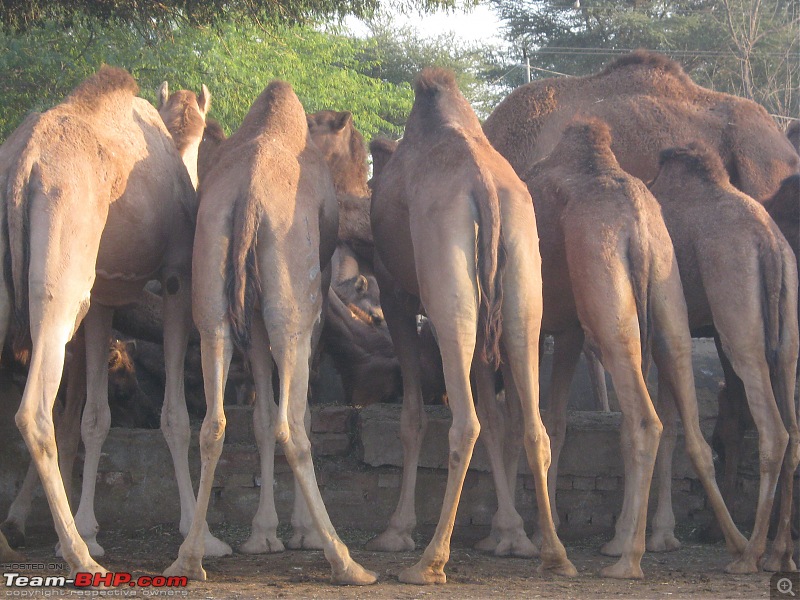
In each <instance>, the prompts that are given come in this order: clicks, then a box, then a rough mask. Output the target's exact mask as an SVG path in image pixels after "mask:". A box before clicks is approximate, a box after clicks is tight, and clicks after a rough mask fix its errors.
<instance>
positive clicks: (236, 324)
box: [166, 81, 376, 584]
mask: <svg viewBox="0 0 800 600" xmlns="http://www.w3.org/2000/svg"><path fill="white" fill-rule="evenodd" d="M336 208H337V207H336V193H335V190H334V187H333V181H332V179H331V176H330V172H329V170H328V168H327V165H326V164H325V161H324V158H323V157H322V155H321V154H320V152H319V150H317V148H316V147H315V146H314V144H313V143H312V142H311V139H310V134H309V131H308V125H307V122H306V118H305V112H304V111H303V107H302V105H301V104H300V101H299V100H298V99H297V96H295V94H294V92H293V91H292V88H291V87H290V86H289V85H288V84H287V83H284V82H279V81H276V82H273V83H271V84H270V85H269V86H267V88H266V89H265V90H264V92H262V94H261V95H260V96H259V97H258V98H257V99H256V101H255V102H254V103H253V106H252V107H251V108H250V111H249V112H248V114H247V116H246V117H245V119H244V121H243V122H242V125H241V127H240V128H239V130H238V131H237V132H236V133H234V134H233V135H232V136H231V137H230V138H228V139H227V140H225V141H224V142H223V143H222V144H221V145H220V147H219V149H218V150H217V153H216V157H215V164H214V165H213V166H212V168H211V169H210V171H209V172H208V173H207V174H206V175H205V179H204V181H203V183H202V188H201V201H200V210H199V213H198V216H197V229H196V232H195V245H194V256H193V267H194V269H193V271H194V280H193V294H192V296H193V305H192V306H193V314H194V320H195V324H196V325H197V328H198V329H199V331H200V338H201V350H202V361H203V377H204V380H205V390H206V403H207V406H208V408H207V411H206V416H205V419H204V421H203V426H202V429H201V432H200V451H201V457H202V467H201V474H200V487H199V490H198V494H197V498H198V500H197V511H196V513H195V519H194V521H193V523H192V528H191V531H190V532H189V535H188V536H187V538H186V541H185V542H184V543H183V544H182V545H181V548H180V551H179V553H178V558H177V560H176V561H175V562H174V563H173V564H172V566H170V567H169V568H168V569H167V571H166V572H167V574H170V575H186V576H189V577H192V578H194V579H201V580H202V579H205V577H206V574H205V571H204V570H203V567H202V557H203V523H204V522H205V515H206V512H207V510H208V502H209V497H210V494H211V486H212V484H213V480H214V471H215V469H216V465H217V462H218V460H219V456H220V453H221V451H222V442H223V439H224V435H225V414H224V410H223V396H224V389H225V380H226V378H227V370H228V366H229V364H230V361H231V355H232V352H233V346H234V342H235V343H237V344H239V345H240V346H242V347H245V348H249V356H250V361H251V366H252V369H253V378H254V382H255V388H256V395H257V397H259V398H260V399H259V400H258V402H257V407H259V406H260V407H268V406H271V405H272V404H274V401H273V396H272V361H273V358H274V360H275V363H276V364H277V368H278V373H279V378H280V400H279V406H278V408H277V414H276V415H274V417H275V421H276V422H275V423H274V430H275V432H276V434H275V437H276V438H277V440H278V441H280V442H281V444H282V445H283V448H284V452H285V455H286V457H287V460H288V461H289V464H290V465H291V466H292V470H293V471H294V473H295V477H296V478H297V479H298V481H299V485H300V488H301V489H302V492H303V496H304V497H305V500H306V503H307V505H308V507H309V510H310V512H311V515H312V517H313V521H314V524H315V525H316V528H317V530H318V532H319V535H320V538H321V539H322V541H323V542H324V546H325V550H324V552H325V556H326V558H327V559H328V561H329V562H330V564H331V569H332V579H333V581H334V582H336V583H345V584H368V583H372V582H374V581H375V580H376V575H375V574H374V573H371V572H369V571H367V570H365V569H364V568H363V567H361V566H360V565H359V564H358V563H356V562H355V561H353V560H352V558H351V557H350V554H349V552H348V550H347V547H346V546H345V545H344V544H343V543H342V542H341V540H340V539H339V537H338V536H337V535H336V532H335V530H334V528H333V525H332V524H331V522H330V518H329V517H328V513H327V511H326V509H325V506H324V504H323V502H322V496H321V495H320V493H319V488H318V486H317V482H316V478H315V476H314V467H313V464H312V462H311V446H310V443H309V440H308V436H307V434H306V427H305V414H306V412H307V406H306V404H307V389H308V374H309V360H310V358H311V354H312V347H313V346H312V337H313V331H314V328H315V323H318V322H319V321H320V318H321V311H322V295H323V276H322V269H323V268H325V267H326V266H327V263H328V262H329V260H330V256H331V255H332V254H333V250H334V246H335V240H336V231H337V227H338V225H337V210H336ZM257 238H258V241H256V239H257ZM256 307H258V308H260V310H258V311H256V310H255V309H256ZM251 340H252V343H250V341H251ZM264 412H265V414H263V415H261V418H262V419H263V421H262V423H261V429H266V428H267V427H268V425H269V419H270V418H271V415H270V412H269V410H267V409H265V410H264ZM260 450H261V451H262V452H263V448H260Z"/></svg>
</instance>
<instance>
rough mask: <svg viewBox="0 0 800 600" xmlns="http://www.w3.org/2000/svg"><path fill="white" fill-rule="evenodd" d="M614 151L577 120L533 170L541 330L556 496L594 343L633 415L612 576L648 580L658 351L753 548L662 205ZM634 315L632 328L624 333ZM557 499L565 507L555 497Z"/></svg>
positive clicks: (716, 501) (591, 124) (668, 388)
mask: <svg viewBox="0 0 800 600" xmlns="http://www.w3.org/2000/svg"><path fill="white" fill-rule="evenodd" d="M610 148H611V137H610V132H609V129H608V127H607V126H606V125H605V124H604V123H602V122H599V121H595V120H591V119H590V120H588V121H579V122H577V123H574V124H571V125H570V126H568V127H567V129H566V130H565V132H564V135H563V138H562V140H561V141H560V142H559V143H558V144H557V145H556V147H555V148H554V150H553V152H552V153H551V155H550V156H549V157H548V158H547V159H545V160H543V161H540V162H539V163H537V164H536V165H535V166H534V167H532V169H531V170H530V171H529V172H528V174H527V175H526V176H525V177H524V180H525V181H526V183H527V184H528V188H529V189H530V190H531V192H532V193H533V194H534V205H535V208H536V212H537V216H538V218H539V221H540V223H542V228H541V231H542V232H543V234H542V239H541V240H540V247H541V249H542V260H543V264H542V275H543V281H544V292H545V293H544V317H543V330H544V331H547V332H551V333H553V334H554V336H555V353H554V359H553V383H552V386H551V389H552V397H551V402H550V409H549V411H548V414H547V425H548V433H550V434H551V439H552V451H553V463H552V466H551V469H550V472H549V474H548V477H549V483H550V490H551V494H554V490H555V481H556V478H557V465H558V462H557V459H558V457H559V455H560V451H561V447H562V446H563V440H564V433H565V431H566V400H567V393H568V389H569V383H570V380H571V378H572V374H573V372H574V369H575V365H576V362H577V359H578V356H579V354H580V351H581V347H582V345H583V342H584V337H585V338H587V340H588V342H589V346H590V347H591V348H592V350H593V351H595V352H596V353H597V351H599V354H600V356H602V359H603V361H604V364H605V365H606V367H607V368H608V369H609V371H610V372H611V376H612V380H613V382H614V386H615V389H616V390H617V396H618V398H619V401H620V406H621V408H622V412H623V426H622V449H623V450H622V452H623V459H624V462H625V467H626V485H625V498H624V501H623V507H622V511H621V513H620V516H619V518H618V520H617V524H616V536H615V539H614V540H613V541H612V542H610V543H609V544H607V545H606V546H605V547H604V549H603V551H604V553H606V554H610V555H615V556H616V555H618V556H620V557H621V558H620V561H619V562H618V563H617V564H615V565H613V566H611V567H607V568H606V569H604V570H603V572H602V574H603V575H605V576H611V577H624V578H640V577H642V576H643V573H642V570H641V566H640V561H641V556H642V554H643V552H644V550H645V522H646V516H647V497H648V493H649V481H650V479H651V477H652V474H653V468H654V461H655V458H656V451H657V449H658V441H659V440H658V438H659V435H658V434H660V433H661V429H662V424H661V423H660V422H659V418H658V416H657V415H656V414H655V412H654V409H653V405H652V402H651V400H650V397H649V395H648V392H647V388H646V386H645V383H644V379H643V375H642V374H643V370H646V369H645V365H646V364H647V356H648V349H650V350H652V357H653V359H654V361H655V363H656V365H657V366H658V368H659V376H660V385H661V389H663V390H664V396H665V400H664V402H663V404H667V402H669V404H670V405H671V406H673V403H674V402H677V405H678V408H679V410H680V413H681V417H682V419H683V422H684V425H685V428H686V444H687V451H688V454H689V456H690V458H691V460H692V463H693V465H694V467H695V470H696V471H697V472H698V474H699V475H700V479H701V481H702V483H703V486H704V488H705V490H706V493H707V494H708V496H709V500H710V503H711V505H712V507H713V509H714V512H715V513H716V515H717V518H718V519H719V521H720V523H721V526H722V529H723V532H724V533H725V535H726V541H727V542H728V545H729V548H730V549H731V550H732V551H733V552H736V551H741V550H742V549H743V547H744V541H745V540H744V538H743V537H742V536H741V534H740V533H739V532H738V531H737V530H736V527H735V525H734V524H733V521H732V519H731V517H730V514H729V513H728V511H727V509H726V507H725V504H724V502H723V500H722V497H721V494H720V491H719V489H718V487H717V484H716V482H715V480H714V470H713V463H712V461H711V450H710V448H709V446H708V444H707V443H706V442H705V440H704V439H703V436H702V433H701V431H700V426H699V417H698V411H697V399H696V397H695V394H694V376H693V373H692V365H691V341H690V336H689V330H688V326H687V317H686V304H685V302H684V300H683V291H682V288H681V284H680V278H679V276H678V273H677V266H676V258H675V253H674V251H673V249H672V245H671V241H670V237H669V234H668V233H667V230H666V227H665V225H664V222H663V219H662V217H661V215H660V211H659V207H658V204H657V202H656V201H655V199H654V198H653V197H652V195H651V194H650V193H649V192H648V191H647V189H646V187H645V186H644V185H643V184H642V183H641V182H640V181H639V180H638V179H636V178H633V177H631V176H629V175H627V174H626V173H625V172H624V171H623V170H622V169H621V168H620V166H619V163H617V161H616V158H615V157H614V155H613V153H612V152H611V149H610ZM598 224H602V225H600V227H601V234H600V235H598V231H597V228H598ZM623 240H627V248H626V247H625V246H623ZM609 263H610V264H609ZM615 265H616V266H615ZM620 269H622V270H620ZM565 273H568V275H569V276H568V277H565V276H564V274H565ZM620 277H623V278H625V279H627V280H628V283H627V284H625V285H624V288H627V290H626V291H621V290H620V285H619V278H620ZM628 290H629V291H628ZM598 298H600V299H602V300H601V301H600V302H598V301H597V299H598ZM631 319H633V320H634V321H633V322H634V325H619V326H614V324H625V323H630V322H631ZM672 410H673V411H674V408H673V409H672ZM651 421H652V423H653V424H654V425H651ZM650 427H653V429H654V430H655V432H656V433H655V435H654V434H653V433H652V432H650V431H648V429H649V428H650ZM637 458H638V460H637ZM512 464H513V463H512ZM513 468H514V470H513V471H512V472H513V473H516V466H515V465H514V467H513ZM551 501H552V502H553V504H554V503H555V497H554V496H553V498H551Z"/></svg>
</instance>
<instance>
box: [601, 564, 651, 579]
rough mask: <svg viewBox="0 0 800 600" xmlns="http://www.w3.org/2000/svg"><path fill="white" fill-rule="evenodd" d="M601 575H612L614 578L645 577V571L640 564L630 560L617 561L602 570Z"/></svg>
mask: <svg viewBox="0 0 800 600" xmlns="http://www.w3.org/2000/svg"><path fill="white" fill-rule="evenodd" d="M600 577H610V578H612V579H643V578H644V572H642V567H641V566H640V565H638V564H632V563H630V562H628V561H623V560H620V561H617V562H616V563H614V564H613V565H611V566H608V567H605V568H603V569H601V570H600Z"/></svg>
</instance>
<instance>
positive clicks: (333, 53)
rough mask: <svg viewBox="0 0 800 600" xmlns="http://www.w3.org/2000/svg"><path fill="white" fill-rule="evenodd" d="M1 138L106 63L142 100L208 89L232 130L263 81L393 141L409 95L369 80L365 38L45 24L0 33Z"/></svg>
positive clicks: (226, 27) (405, 87)
mask: <svg viewBox="0 0 800 600" xmlns="http://www.w3.org/2000/svg"><path fill="white" fill-rule="evenodd" d="M0 45H2V47H5V48H6V51H5V52H4V53H2V54H0V72H2V73H5V74H7V76H6V77H3V78H1V79H0V102H2V103H3V107H4V110H3V111H2V112H0V140H3V139H5V137H6V136H7V135H8V134H9V133H10V132H11V131H12V130H13V129H14V127H16V126H17V125H18V124H19V122H20V121H21V120H22V119H23V118H24V116H25V114H27V113H28V112H29V111H30V110H45V109H47V108H49V107H50V106H52V105H54V104H56V103H57V102H59V101H61V100H62V99H63V98H64V96H65V95H66V94H68V93H69V91H70V90H72V89H73V88H74V87H75V86H76V85H77V84H78V83H79V82H80V81H81V80H83V79H84V78H85V77H87V76H88V75H90V74H92V73H94V72H95V71H96V70H97V68H98V67H99V66H100V65H101V64H103V63H108V64H112V65H115V66H121V67H124V68H126V69H128V70H129V71H130V72H131V73H132V74H133V76H134V77H135V78H136V80H137V81H138V82H139V86H140V88H141V94H142V95H143V96H144V97H146V98H148V99H149V100H151V101H155V92H156V89H157V88H158V85H159V84H160V83H161V81H163V80H168V81H169V83H170V87H171V88H172V89H179V88H182V87H183V88H189V89H194V90H195V91H197V90H199V88H200V85H201V84H202V83H205V84H206V85H208V87H209V89H210V90H211V93H212V96H213V101H212V115H213V116H215V117H216V118H217V119H219V120H220V121H221V122H222V123H223V126H224V127H225V129H226V130H227V131H228V132H231V131H232V130H235V129H236V128H237V127H238V125H239V123H240V122H241V120H242V118H243V117H244V115H245V113H246V112H247V110H248V109H249V107H250V104H251V103H252V101H253V100H254V99H255V98H256V96H257V95H258V94H259V93H260V92H261V91H262V90H263V89H264V87H265V86H266V85H267V84H268V83H269V81H271V80H272V79H284V80H286V81H288V82H289V83H291V84H292V86H293V87H294V89H295V91H296V92H297V94H298V96H299V98H300V100H301V101H302V102H303V105H304V106H305V108H306V110H308V111H309V112H313V111H316V110H320V109H323V108H331V109H335V110H350V111H352V112H353V114H354V117H355V121H356V125H357V126H358V127H359V128H360V129H361V130H362V131H363V132H364V133H365V135H366V136H367V137H368V138H369V137H371V136H372V135H375V134H377V133H383V134H387V135H392V136H397V135H400V133H401V131H402V124H403V123H404V122H405V119H406V117H407V115H408V112H409V110H410V108H411V103H412V101H413V93H412V91H411V87H410V85H409V84H408V83H407V82H387V81H384V80H382V79H380V78H376V77H373V76H371V75H370V74H369V73H368V71H369V70H370V69H371V68H372V66H373V65H371V64H370V63H369V61H366V60H364V55H365V52H366V50H367V47H368V45H369V42H368V41H367V40H359V39H356V38H348V37H345V36H342V35H338V34H335V33H327V32H321V31H318V30H316V29H314V28H312V27H309V26H277V25H273V26H269V27H263V26H259V25H258V24H256V23H254V22H251V21H238V20H237V21H234V20H228V21H225V22H221V23H218V24H217V25H216V26H215V27H213V28H209V27H198V26H192V25H188V24H182V25H180V26H176V27H175V28H173V30H172V31H171V32H169V33H168V34H164V33H153V32H149V33H148V34H147V35H142V33H141V32H140V31H139V30H138V29H137V28H135V27H131V26H128V25H124V24H119V23H113V24H109V23H103V22H101V21H99V20H97V19H92V18H83V19H81V20H80V21H78V22H75V23H73V25H72V26H70V27H65V26H64V25H63V24H62V23H60V22H57V21H47V22H46V23H43V24H42V25H41V26H38V27H35V28H31V29H28V30H26V31H25V32H16V33H9V32H6V33H2V32H0Z"/></svg>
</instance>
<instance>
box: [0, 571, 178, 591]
mask: <svg viewBox="0 0 800 600" xmlns="http://www.w3.org/2000/svg"><path fill="white" fill-rule="evenodd" d="M3 578H4V579H5V584H6V587H16V588H28V587H30V588H34V587H37V588H38V587H64V586H67V585H74V586H75V587H77V588H89V587H92V588H98V587H120V586H129V587H139V588H185V587H186V586H187V584H188V578H187V577H183V576H170V577H166V576H164V575H155V576H152V577H151V576H150V575H141V576H140V577H137V578H135V579H134V578H133V576H132V575H131V574H130V573H126V572H120V573H106V574H104V575H103V574H101V573H76V574H75V577H69V578H67V577H64V576H63V575H61V576H57V575H49V576H46V577H45V576H43V575H22V574H20V573H3Z"/></svg>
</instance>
